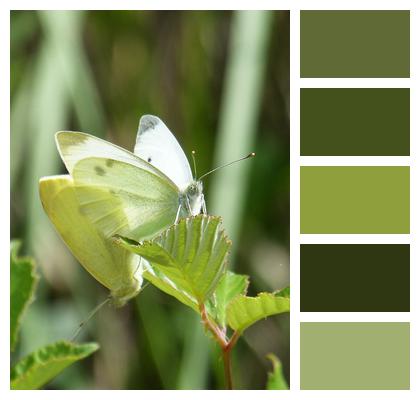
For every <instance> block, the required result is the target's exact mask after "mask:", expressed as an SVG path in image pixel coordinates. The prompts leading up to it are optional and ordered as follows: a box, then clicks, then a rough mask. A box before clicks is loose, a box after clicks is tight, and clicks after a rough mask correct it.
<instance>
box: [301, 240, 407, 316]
mask: <svg viewBox="0 0 420 400" xmlns="http://www.w3.org/2000/svg"><path fill="white" fill-rule="evenodd" d="M300 310H301V311H304V312H408V311H410V246H409V245H408V244H301V246H300Z"/></svg>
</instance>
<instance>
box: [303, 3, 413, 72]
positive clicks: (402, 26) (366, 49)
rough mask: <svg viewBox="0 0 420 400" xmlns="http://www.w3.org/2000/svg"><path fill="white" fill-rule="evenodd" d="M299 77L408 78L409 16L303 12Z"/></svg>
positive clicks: (401, 13) (395, 12)
mask: <svg viewBox="0 0 420 400" xmlns="http://www.w3.org/2000/svg"><path fill="white" fill-rule="evenodd" d="M300 74H301V77H302V78H316V77H318V78H320V77H323V78H337V77H343V78H346V77H348V78H352V77H359V78H367V77H371V78H408V77H409V76H410V12H409V11H404V10H360V11H359V10H340V11H335V10H334V11H328V10H314V11H301V13H300Z"/></svg>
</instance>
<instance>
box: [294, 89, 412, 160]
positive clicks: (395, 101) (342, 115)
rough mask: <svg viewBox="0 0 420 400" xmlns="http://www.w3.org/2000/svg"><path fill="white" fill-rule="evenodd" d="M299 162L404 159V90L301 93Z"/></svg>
mask: <svg viewBox="0 0 420 400" xmlns="http://www.w3.org/2000/svg"><path fill="white" fill-rule="evenodd" d="M300 115H301V118H300V154H301V155H302V156H409V155H410V89H407V88H403V89H394V88H379V89H370V88H369V89H365V88H358V89H353V88H351V89H342V88H338V89H336V88H334V89H324V88H314V89H301V91H300Z"/></svg>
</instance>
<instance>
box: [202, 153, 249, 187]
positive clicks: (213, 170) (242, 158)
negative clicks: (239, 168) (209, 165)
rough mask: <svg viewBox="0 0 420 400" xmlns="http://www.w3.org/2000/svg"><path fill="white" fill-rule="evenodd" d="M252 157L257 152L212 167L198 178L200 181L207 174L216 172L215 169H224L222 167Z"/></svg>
mask: <svg viewBox="0 0 420 400" xmlns="http://www.w3.org/2000/svg"><path fill="white" fill-rule="evenodd" d="M252 157H255V153H249V154H248V155H247V156H245V157H241V158H239V159H237V160H235V161H231V162H229V163H227V164H224V165H221V166H220V167H216V168H214V169H212V170H211V171H209V172H206V173H205V174H204V175H201V176H200V178H198V180H199V181H201V180H202V179H203V178H204V177H206V176H207V175H210V174H212V173H213V172H215V171H218V170H219V169H222V168H225V167H228V166H229V165H232V164H235V163H237V162H239V161H242V160H246V159H248V158H252Z"/></svg>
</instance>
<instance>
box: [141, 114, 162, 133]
mask: <svg viewBox="0 0 420 400" xmlns="http://www.w3.org/2000/svg"><path fill="white" fill-rule="evenodd" d="M157 124H159V118H157V117H155V116H153V115H143V116H142V117H141V118H140V132H145V131H148V130H149V129H155V126H156V125H157Z"/></svg>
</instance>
